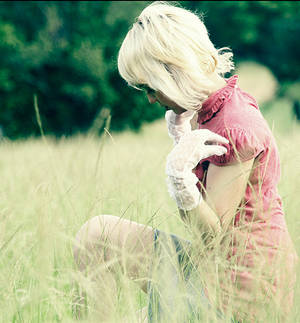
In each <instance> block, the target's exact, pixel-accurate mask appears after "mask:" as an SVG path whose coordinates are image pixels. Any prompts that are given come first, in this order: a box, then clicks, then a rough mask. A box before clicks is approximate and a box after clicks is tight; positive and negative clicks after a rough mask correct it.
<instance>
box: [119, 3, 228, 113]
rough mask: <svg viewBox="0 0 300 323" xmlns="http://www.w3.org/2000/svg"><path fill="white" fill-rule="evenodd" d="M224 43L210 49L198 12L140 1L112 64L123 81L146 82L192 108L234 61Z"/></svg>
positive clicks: (196, 106) (205, 95) (196, 105)
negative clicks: (140, 8)
mask: <svg viewBox="0 0 300 323" xmlns="http://www.w3.org/2000/svg"><path fill="white" fill-rule="evenodd" d="M232 56H233V55H232V53H231V52H230V49H229V48H227V47H226V48H221V49H216V48H215V47H214V45H213V44H212V42H211V41H210V39H209V36H208V32H207V29H206V27H205V25H204V24H203V22H202V21H201V20H200V18H199V17H198V16H197V15H196V14H194V13H192V12H190V11H188V10H186V9H183V8H180V7H177V6H173V5H170V4H168V3H166V2H161V1H157V2H153V3H152V4H150V5H149V6H148V7H146V8H145V9H144V10H143V11H142V13H141V14H140V16H139V17H138V18H137V21H136V22H135V23H134V24H133V26H132V28H131V29H130V30H129V32H128V33H127V35H126V37H125V39H124V41H123V43H122V46H121V48H120V51H119V55H118V69H119V73H120V75H121V76H122V78H123V79H124V80H125V81H126V82H127V83H128V85H130V86H132V87H134V88H136V89H139V85H147V86H148V87H150V88H151V89H153V90H155V91H160V92H161V93H163V94H164V95H166V96H167V97H169V98H170V99H171V100H172V101H174V102H175V103H177V104H178V105H179V106H180V107H182V108H184V109H187V110H198V109H199V108H200V107H201V103H202V102H203V101H204V100H205V99H206V98H207V97H208V96H209V94H210V93H211V89H213V88H214V86H215V80H216V76H217V75H220V76H223V75H224V74H225V73H227V72H230V71H231V70H232V69H233V68H234V66H233V62H232Z"/></svg>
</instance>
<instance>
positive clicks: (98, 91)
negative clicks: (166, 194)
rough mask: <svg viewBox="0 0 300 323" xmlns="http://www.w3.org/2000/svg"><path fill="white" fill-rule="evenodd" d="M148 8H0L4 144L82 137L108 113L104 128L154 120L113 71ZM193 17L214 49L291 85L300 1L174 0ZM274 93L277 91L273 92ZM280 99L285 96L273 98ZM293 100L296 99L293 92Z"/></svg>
mask: <svg viewBox="0 0 300 323" xmlns="http://www.w3.org/2000/svg"><path fill="white" fill-rule="evenodd" d="M151 2H152V1H84V2H83V1H81V2H80V1H78V2H76V1H28V2H21V1H10V2H8V1H1V2H0V55H1V60H0V126H1V129H2V133H3V134H4V136H7V137H10V138H19V137H27V136H31V135H39V128H38V125H37V122H36V118H35V112H34V106H33V95H34V94H37V97H38V101H39V108H40V114H41V118H42V122H43V126H44V129H45V133H46V134H52V135H56V136H61V135H67V136H68V135H71V134H75V133H78V132H86V131H87V130H88V129H89V128H90V127H91V126H92V124H93V122H94V121H95V119H97V116H98V115H99V113H100V114H101V110H102V109H104V108H109V109H110V111H111V116H112V119H111V120H112V122H111V130H124V129H126V128H131V129H135V130H138V129H139V128H140V127H141V125H142V123H143V122H150V121H153V120H155V119H157V118H160V117H162V115H163V111H162V110H161V109H160V108H159V107H158V106H150V105H149V104H148V103H147V102H146V100H145V98H144V96H143V95H142V94H141V93H139V92H136V91H135V90H133V89H130V88H129V87H127V86H126V84H125V82H124V81H123V80H122V79H121V78H120V76H119V74H118V71H117V64H116V61H117V53H118V49H119V47H120V45H121V42H122V40H123V39H124V37H125V35H126V33H127V31H128V30H129V28H130V26H131V24H132V23H133V22H134V20H135V18H136V17H137V16H138V15H139V13H140V12H141V11H142V9H143V8H144V7H145V6H147V5H148V4H149V3H151ZM179 3H180V5H182V6H183V7H185V8H189V9H192V10H196V11H198V12H199V13H200V14H202V15H203V18H204V21H205V24H206V25H207V28H208V30H209V32H210V35H211V39H212V41H213V42H214V44H215V45H216V46H217V47H223V46H230V47H231V48H232V50H233V52H234V54H235V61H236V62H239V61H242V60H249V59H251V60H256V61H258V62H260V63H262V64H265V65H267V66H268V67H270V68H271V70H272V71H273V73H274V74H275V76H276V77H277V78H278V79H279V82H280V84H282V85H283V87H282V89H286V88H287V87H288V86H286V87H285V86H284V85H285V84H288V85H289V84H293V83H295V82H297V81H299V75H300V64H298V61H299V56H300V43H299V41H298V35H299V33H300V19H299V17H300V2H293V1H283V2H281V1H212V2H210V1H179ZM279 93H281V92H279ZM282 93H283V94H284V93H288V92H287V91H285V90H284V91H282ZM299 96H300V95H299Z"/></svg>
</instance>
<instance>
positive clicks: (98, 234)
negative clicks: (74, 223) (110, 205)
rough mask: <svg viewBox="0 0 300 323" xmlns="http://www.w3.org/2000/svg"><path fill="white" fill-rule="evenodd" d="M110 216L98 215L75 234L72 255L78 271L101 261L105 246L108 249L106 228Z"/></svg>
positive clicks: (107, 231)
mask: <svg viewBox="0 0 300 323" xmlns="http://www.w3.org/2000/svg"><path fill="white" fill-rule="evenodd" d="M111 217H113V216H112V215H99V216H95V217H93V218H91V219H90V220H88V221H87V222H85V223H84V224H83V225H82V227H81V228H80V229H79V231H78V232H77V234H76V237H75V241H74V244H73V255H74V259H75V262H76V263H77V265H78V266H79V269H84V268H85V267H86V266H87V265H89V264H91V263H92V262H95V260H97V261H98V262H101V261H103V260H104V259H103V257H104V254H105V252H104V249H105V245H106V247H108V243H107V242H108V240H109V230H108V229H107V228H106V227H107V223H108V221H109V219H110V218H111Z"/></svg>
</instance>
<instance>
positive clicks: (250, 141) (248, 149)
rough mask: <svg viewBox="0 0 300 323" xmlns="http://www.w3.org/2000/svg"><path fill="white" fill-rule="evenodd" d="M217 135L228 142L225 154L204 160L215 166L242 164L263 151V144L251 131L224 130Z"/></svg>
mask: <svg viewBox="0 0 300 323" xmlns="http://www.w3.org/2000/svg"><path fill="white" fill-rule="evenodd" d="M219 134H220V135H221V136H223V137H225V138H227V139H228V140H229V144H226V145H224V146H225V147H226V148H227V153H226V154H224V155H222V156H216V155H214V156H211V157H209V158H207V159H206V160H208V161H209V162H211V163H212V164H215V165H217V166H226V165H233V164H237V163H242V162H245V161H247V160H250V159H252V158H255V157H257V156H258V155H259V154H260V153H261V152H263V151H264V145H263V142H262V141H260V140H259V139H258V137H257V136H256V135H255V133H253V132H252V131H249V130H248V131H247V130H245V129H239V128H232V129H225V130H223V131H222V132H221V133H219Z"/></svg>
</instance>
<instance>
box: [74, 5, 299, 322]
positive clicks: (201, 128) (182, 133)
mask: <svg viewBox="0 0 300 323" xmlns="http://www.w3.org/2000/svg"><path fill="white" fill-rule="evenodd" d="M118 68H119V72H120V74H121V76H122V77H123V78H124V79H125V80H126V81H127V83H128V84H129V85H130V86H133V87H135V88H137V89H144V90H146V94H147V97H148V100H149V102H150V103H155V102H159V103H160V104H161V105H162V106H163V107H164V108H166V110H167V111H166V121H167V127H168V133H169V135H170V137H171V138H172V139H173V140H174V148H173V150H172V151H171V152H170V154H169V155H168V157H167V163H166V174H167V186H168V191H169V192H170V195H171V197H172V198H174V200H175V202H176V204H177V206H178V208H179V213H180V215H181V217H182V219H183V220H184V221H185V223H186V225H187V228H189V229H190V231H191V233H192V236H193V239H192V241H191V242H190V241H186V240H184V239H180V238H178V237H176V236H174V235H168V234H165V233H163V232H161V231H159V230H155V229H153V228H151V227H149V226H145V225H141V224H138V223H135V222H132V221H129V220H126V219H121V218H118V217H115V216H110V215H101V216H98V217H95V218H93V219H91V220H90V221H88V222H87V223H86V224H85V225H84V226H83V227H82V228H81V229H80V231H79V232H78V234H77V241H78V244H77V245H76V246H75V247H74V253H75V259H76V261H77V263H78V265H79V268H80V270H81V271H85V270H86V269H87V268H88V267H90V268H94V272H95V273H98V274H99V268H100V267H101V266H102V267H103V266H106V268H107V276H105V279H102V282H103V284H102V287H101V288H104V286H107V285H109V286H110V289H111V288H112V286H115V285H114V283H109V281H110V282H114V278H113V277H114V274H115V272H116V268H117V267H118V266H119V267H118V268H120V266H121V268H122V270H123V271H124V272H125V273H126V274H127V275H128V277H130V278H132V279H133V280H135V281H136V282H137V283H138V284H139V285H140V287H141V288H142V289H143V290H144V291H145V292H148V293H149V306H148V320H149V321H159V320H160V321H162V322H188V320H189V319H190V318H191V317H193V318H194V319H195V318H196V319H197V318H198V320H200V321H201V320H202V321H203V320H204V316H203V315H204V313H206V314H205V315H208V314H207V313H209V312H211V313H214V314H212V315H213V316H214V318H215V320H218V319H219V320H221V321H224V320H225V319H226V318H229V320H230V319H231V318H232V316H233V317H234V319H235V320H238V321H240V322H248V321H249V322H250V321H251V322H252V321H259V322H260V321H266V320H268V319H270V315H271V312H273V313H275V314H276V315H275V316H274V319H275V320H280V319H281V318H282V317H285V316H286V314H287V313H288V309H289V308H290V307H291V304H292V299H293V285H294V281H295V264H296V260H297V255H296V253H295V250H294V247H293V244H292V242H291V239H290V236H289V233H288V230H287V226H286V223H285V219H284V214H283V209H282V203H281V198H280V196H279V195H278V192H277V184H278V181H279V176H280V166H279V157H278V151H277V147H276V143H275V141H274V138H273V135H272V133H271V131H270V129H269V127H268V125H267V123H266V121H265V120H264V119H263V117H262V115H261V113H260V111H259V108H258V106H257V103H256V101H255V100H254V98H252V97H251V96H250V95H249V94H247V93H245V92H243V91H242V90H241V89H240V88H239V87H238V77H237V76H236V75H234V76H232V77H231V78H229V79H225V78H224V77H223V75H224V74H225V73H227V72H229V71H231V70H232V69H233V63H232V53H231V52H230V50H229V49H228V48H223V49H219V50H217V49H216V48H215V47H214V45H213V44H212V43H211V41H210V39H209V37H208V33H207V30H206V28H205V26H204V24H203V23H202V21H201V20H200V19H199V18H198V17H197V16H196V15H195V14H193V13H191V12H189V11H187V10H184V9H182V8H179V7H175V6H171V5H168V4H165V3H160V2H155V3H152V4H151V5H149V6H148V7H146V8H145V9H144V10H143V12H142V13H141V14H140V16H139V17H138V19H137V21H136V22H135V23H134V24H133V26H132V28H131V30H130V31H129V32H128V34H127V36H126V38H125V39H124V41H123V44H122V46H121V49H120V52H119V58H118ZM194 117H195V118H196V121H197V128H198V129H196V130H192V129H191V120H192V118H194ZM103 246H105V248H104V247H103ZM153 246H154V247H153ZM124 252H125V253H126V257H124V256H123V257H121V258H122V259H123V261H119V260H116V259H120V255H121V254H122V255H124ZM166 255H167V257H165V256H166ZM114 259H115V260H116V261H114ZM124 259H125V260H124ZM153 259H156V260H153ZM162 259H163V261H162ZM166 259H167V260H166ZM174 259H175V260H174ZM173 261H175V262H174V263H173ZM154 269H155V270H154ZM155 271H156V276H155V274H154V272H155ZM149 272H150V275H149ZM162 273H164V275H167V277H168V278H167V279H166V278H164V279H162V278H161V277H162V275H163V274H162ZM108 277H110V278H108ZM165 277H166V276H165ZM108 279H110V280H109V281H108ZM99 280H101V279H99ZM182 282H183V284H182ZM98 286H99V285H98ZM182 288H183V289H184V291H185V292H184V295H185V299H184V300H183V301H182V298H181V299H180V300H179V301H178V304H179V303H180V302H181V303H180V304H181V305H182V304H183V306H187V307H186V309H187V311H185V312H182V311H181V310H180V311H179V312H180V313H178V311H176V309H177V307H178V306H177V300H178V298H176V297H175V294H176V293H177V291H178V290H179V289H180V290H182ZM101 293H102V290H100V294H101ZM103 294H104V293H102V295H103ZM102 298H103V296H102ZM175 298H176V301H175ZM205 307H206V308H205ZM191 313H192V314H193V315H194V316H191ZM172 315H173V316H172ZM189 315H190V316H189ZM201 315H202V316H201ZM171 317H172V318H171ZM206 319H207V320H209V319H210V320H211V319H212V318H211V317H210V318H207V317H206ZM271 320H272V319H271Z"/></svg>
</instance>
